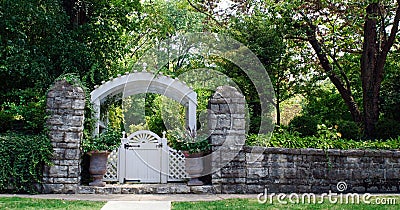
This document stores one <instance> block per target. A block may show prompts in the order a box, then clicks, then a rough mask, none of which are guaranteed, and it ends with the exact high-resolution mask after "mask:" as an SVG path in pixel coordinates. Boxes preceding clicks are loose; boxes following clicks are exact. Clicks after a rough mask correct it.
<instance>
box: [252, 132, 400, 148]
mask: <svg viewBox="0 0 400 210" xmlns="http://www.w3.org/2000/svg"><path fill="white" fill-rule="evenodd" d="M329 135H332V136H334V133H332V134H329ZM246 144H247V145H249V146H264V147H282V148H298V149H299V148H316V149H325V150H326V149H400V136H399V137H397V138H391V139H388V140H363V141H356V140H349V139H342V138H338V137H335V138H325V136H324V135H322V136H320V137H317V136H306V137H301V136H300V135H299V134H298V133H290V132H282V133H274V134H273V135H272V136H270V135H265V134H263V135H261V134H260V135H257V134H251V135H249V136H248V137H247V140H246Z"/></svg>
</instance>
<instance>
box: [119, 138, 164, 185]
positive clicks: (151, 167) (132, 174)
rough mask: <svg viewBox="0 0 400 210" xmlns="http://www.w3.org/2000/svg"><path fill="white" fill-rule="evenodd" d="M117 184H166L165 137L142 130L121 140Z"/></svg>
mask: <svg viewBox="0 0 400 210" xmlns="http://www.w3.org/2000/svg"><path fill="white" fill-rule="evenodd" d="M121 143H122V144H121V146H120V148H119V163H118V169H119V170H118V176H119V182H120V183H125V182H141V183H166V182H167V178H168V150H167V139H166V138H165V136H163V138H160V137H159V136H158V135H157V134H155V133H153V132H151V131H147V130H142V131H137V132H135V133H132V134H131V135H129V136H128V137H127V138H123V139H122V140H121Z"/></svg>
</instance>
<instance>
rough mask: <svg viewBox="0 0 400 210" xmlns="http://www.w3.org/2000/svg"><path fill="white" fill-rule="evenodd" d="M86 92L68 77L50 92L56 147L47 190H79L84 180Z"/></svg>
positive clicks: (49, 123) (51, 128)
mask: <svg viewBox="0 0 400 210" xmlns="http://www.w3.org/2000/svg"><path fill="white" fill-rule="evenodd" d="M84 108H85V94H84V91H83V90H82V88H80V87H76V86H73V85H71V84H69V83H68V82H66V81H65V80H62V81H57V82H56V83H55V84H54V86H53V87H52V88H51V89H50V91H49V92H48V94H47V111H48V113H49V114H50V117H49V119H48V120H47V126H48V128H49V137H50V139H51V144H52V146H53V150H54V152H53V160H52V162H53V165H51V166H45V168H44V172H43V176H44V178H43V182H44V184H43V187H44V188H43V192H44V193H75V192H76V190H77V187H78V185H79V183H80V171H81V168H80V162H81V150H80V142H81V139H82V134H83V121H84Z"/></svg>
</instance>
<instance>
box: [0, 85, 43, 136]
mask: <svg viewBox="0 0 400 210" xmlns="http://www.w3.org/2000/svg"><path fill="white" fill-rule="evenodd" d="M16 94H17V96H19V97H18V99H15V100H14V101H13V102H4V103H3V104H2V105H0V119H3V120H4V121H2V122H0V125H1V124H4V127H3V126H0V127H1V128H0V130H1V131H2V132H4V131H7V130H9V129H12V130H20V131H22V130H23V131H25V132H31V133H40V132H41V131H42V130H43V129H44V126H45V122H46V111H45V105H46V103H45V101H46V98H45V96H44V95H42V94H40V93H38V92H37V91H35V90H34V89H25V90H24V91H19V92H18V93H16Z"/></svg>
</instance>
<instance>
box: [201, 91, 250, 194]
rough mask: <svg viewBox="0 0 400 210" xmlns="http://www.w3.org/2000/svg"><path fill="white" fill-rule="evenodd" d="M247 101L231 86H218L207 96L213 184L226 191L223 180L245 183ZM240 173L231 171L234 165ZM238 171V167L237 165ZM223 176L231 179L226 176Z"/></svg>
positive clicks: (218, 189) (217, 188)
mask: <svg viewBox="0 0 400 210" xmlns="http://www.w3.org/2000/svg"><path fill="white" fill-rule="evenodd" d="M245 111H246V101H245V98H244V96H243V95H242V94H241V93H240V92H239V91H238V90H236V88H234V87H231V86H221V87H218V88H217V90H216V92H215V94H214V95H213V97H212V98H211V99H210V100H209V113H208V125H209V129H210V134H211V135H210V138H211V146H212V161H211V167H212V171H213V174H212V184H213V185H214V186H215V188H216V190H217V192H227V191H229V190H227V189H224V188H225V186H224V183H226V182H227V181H234V182H235V183H237V184H239V185H244V184H245V179H244V178H243V179H242V177H245V176H246V170H245V168H244V167H245V158H244V155H243V154H244V153H243V145H244V142H245V140H246V112H245ZM242 165H243V171H242V172H243V173H242V174H236V175H237V176H236V175H232V174H230V173H231V171H232V170H230V169H231V168H232V167H233V168H238V167H239V168H241V167H242ZM236 171H237V169H236ZM226 177H229V178H233V179H234V180H227V179H226Z"/></svg>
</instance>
